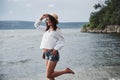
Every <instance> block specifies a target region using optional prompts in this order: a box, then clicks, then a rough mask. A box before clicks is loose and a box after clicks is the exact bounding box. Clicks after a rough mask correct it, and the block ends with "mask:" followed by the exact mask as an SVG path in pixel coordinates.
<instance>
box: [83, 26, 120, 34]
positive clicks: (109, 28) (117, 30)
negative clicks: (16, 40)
mask: <svg viewBox="0 0 120 80" xmlns="http://www.w3.org/2000/svg"><path fill="white" fill-rule="evenodd" d="M81 32H91V33H120V26H119V25H108V26H106V28H105V29H103V30H102V29H96V28H95V29H91V28H90V27H87V28H84V29H82V31H81Z"/></svg>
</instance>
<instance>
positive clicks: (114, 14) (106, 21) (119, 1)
mask: <svg viewBox="0 0 120 80" xmlns="http://www.w3.org/2000/svg"><path fill="white" fill-rule="evenodd" d="M94 8H95V9H97V11H96V12H92V13H91V15H90V19H89V23H88V24H85V25H83V27H82V30H81V32H100V33H120V0H105V2H104V3H102V4H101V3H98V4H95V5H94Z"/></svg>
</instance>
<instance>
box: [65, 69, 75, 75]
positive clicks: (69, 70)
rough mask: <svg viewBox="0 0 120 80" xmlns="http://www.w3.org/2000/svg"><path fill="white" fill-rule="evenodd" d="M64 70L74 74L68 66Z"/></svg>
mask: <svg viewBox="0 0 120 80" xmlns="http://www.w3.org/2000/svg"><path fill="white" fill-rule="evenodd" d="M65 71H66V73H71V74H75V73H74V72H73V71H72V70H71V69H70V68H66V69H65Z"/></svg>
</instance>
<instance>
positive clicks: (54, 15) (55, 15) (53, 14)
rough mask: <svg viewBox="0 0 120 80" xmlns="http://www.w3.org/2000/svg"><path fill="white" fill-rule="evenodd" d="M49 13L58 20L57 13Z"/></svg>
mask: <svg viewBox="0 0 120 80" xmlns="http://www.w3.org/2000/svg"><path fill="white" fill-rule="evenodd" d="M49 15H51V16H52V17H54V18H55V19H56V20H57V21H58V15H57V14H55V13H50V14H49ZM58 22H59V21H58Z"/></svg>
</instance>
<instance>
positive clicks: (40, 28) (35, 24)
mask: <svg viewBox="0 0 120 80" xmlns="http://www.w3.org/2000/svg"><path fill="white" fill-rule="evenodd" d="M41 23H42V21H41V20H39V19H38V20H37V21H36V22H35V23H34V27H35V28H36V29H39V30H42V31H45V26H43V25H41Z"/></svg>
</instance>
